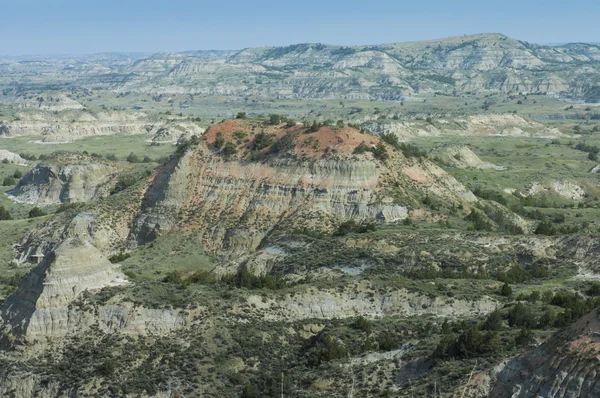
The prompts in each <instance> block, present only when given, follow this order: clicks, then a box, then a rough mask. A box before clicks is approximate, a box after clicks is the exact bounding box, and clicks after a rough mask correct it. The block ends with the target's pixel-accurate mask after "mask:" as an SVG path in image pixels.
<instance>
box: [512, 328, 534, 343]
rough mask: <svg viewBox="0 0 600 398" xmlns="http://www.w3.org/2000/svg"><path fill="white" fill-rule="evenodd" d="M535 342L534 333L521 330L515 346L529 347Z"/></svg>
mask: <svg viewBox="0 0 600 398" xmlns="http://www.w3.org/2000/svg"><path fill="white" fill-rule="evenodd" d="M533 341H534V339H533V333H532V332H531V330H529V329H521V331H520V332H519V334H518V335H517V337H515V345H516V346H517V347H524V346H528V345H529V344H531V343H533Z"/></svg>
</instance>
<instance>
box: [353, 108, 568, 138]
mask: <svg viewBox="0 0 600 398" xmlns="http://www.w3.org/2000/svg"><path fill="white" fill-rule="evenodd" d="M363 125H364V126H365V127H366V128H367V129H369V130H370V131H372V132H373V133H375V134H378V135H381V134H394V135H396V136H397V137H398V138H400V139H401V140H410V139H411V138H414V137H436V136H441V135H450V136H496V135H497V136H509V137H529V136H532V137H544V138H556V137H561V136H564V134H562V133H561V132H560V131H559V130H558V129H556V128H548V127H546V126H544V125H543V124H541V123H538V122H534V121H532V120H528V119H526V118H524V117H522V116H517V115H511V114H482V115H472V116H467V117H457V118H447V117H443V118H439V119H435V121H433V122H432V123H428V122H426V121H425V120H399V121H384V122H381V121H378V120H367V121H365V122H364V123H363Z"/></svg>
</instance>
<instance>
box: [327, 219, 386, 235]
mask: <svg viewBox="0 0 600 398" xmlns="http://www.w3.org/2000/svg"><path fill="white" fill-rule="evenodd" d="M376 229H377V228H376V227H375V224H374V223H366V222H363V223H360V224H358V223H357V222H356V221H354V220H348V221H345V222H343V223H341V224H340V225H339V226H338V228H337V230H336V231H335V233H334V234H333V235H334V236H344V235H347V234H349V233H358V234H364V233H366V232H372V231H375V230H376Z"/></svg>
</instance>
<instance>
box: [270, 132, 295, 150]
mask: <svg viewBox="0 0 600 398" xmlns="http://www.w3.org/2000/svg"><path fill="white" fill-rule="evenodd" d="M296 138H297V136H296V134H293V133H289V134H286V135H284V136H283V137H281V138H280V139H279V141H277V142H276V143H275V144H274V145H273V146H272V147H271V150H272V151H273V152H288V151H291V150H292V149H294V147H295V146H296Z"/></svg>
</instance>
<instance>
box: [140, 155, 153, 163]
mask: <svg viewBox="0 0 600 398" xmlns="http://www.w3.org/2000/svg"><path fill="white" fill-rule="evenodd" d="M150 162H152V158H150V156H148V155H146V156H144V159H143V160H142V163H150Z"/></svg>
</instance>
